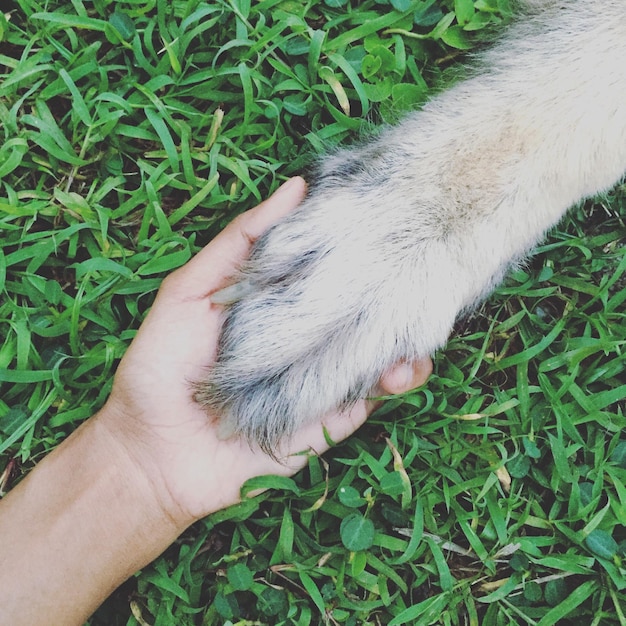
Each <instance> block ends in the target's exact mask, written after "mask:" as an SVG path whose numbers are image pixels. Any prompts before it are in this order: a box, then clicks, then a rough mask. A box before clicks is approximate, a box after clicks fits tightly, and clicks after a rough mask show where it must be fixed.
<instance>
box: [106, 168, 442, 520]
mask: <svg viewBox="0 0 626 626" xmlns="http://www.w3.org/2000/svg"><path fill="white" fill-rule="evenodd" d="M305 190H306V187H305V183H304V181H303V180H302V179H301V178H294V179H291V180H290V181H288V183H286V184H285V185H283V186H282V187H281V188H280V189H279V190H278V191H277V192H276V193H275V194H274V195H273V196H272V197H271V198H270V199H268V200H267V201H265V202H263V203H262V204H260V205H259V206H258V207H256V208H255V209H252V210H251V211H248V212H247V213H244V214H243V215H241V216H239V217H238V218H236V219H235V220H234V221H233V222H232V223H231V224H230V225H229V226H228V227H227V228H226V229H225V230H224V231H223V232H222V233H221V234H220V235H219V236H218V237H216V238H215V239H214V240H213V242H211V243H210V244H209V245H208V246H207V247H206V248H204V249H203V250H202V251H201V252H200V253H199V254H198V255H197V256H195V257H194V258H193V259H192V260H191V261H190V262H189V263H187V264H186V265H185V266H184V267H182V268H180V269H179V270H177V271H175V272H174V273H172V274H171V275H170V276H168V277H167V278H166V279H165V281H164V282H163V285H162V287H161V289H160V290H159V293H158V296H157V298H156V301H155V303H154V305H153V307H152V310H151V311H150V313H149V314H148V316H147V318H146V320H145V321H144V323H143V325H142V326H141V328H140V330H139V332H138V333H137V336H136V337H135V339H134V340H133V342H132V344H131V346H130V348H129V350H128V352H127V353H126V355H125V356H124V358H123V360H122V362H121V363H120V366H119V368H118V371H117V374H116V377H115V382H114V385H113V390H112V393H111V397H110V398H109V400H108V401H107V403H106V405H105V407H104V408H103V409H102V411H101V412H100V414H99V415H98V419H99V420H101V422H102V423H103V424H105V425H106V426H107V428H108V429H109V431H110V432H111V434H112V435H113V437H114V438H115V439H116V440H117V441H118V442H119V443H120V445H121V446H122V447H123V448H124V449H125V450H126V451H127V453H128V455H129V456H130V457H131V458H132V459H133V466H135V467H137V471H140V472H145V474H146V476H147V477H148V479H149V481H150V484H151V485H153V486H154V489H155V493H156V495H157V498H158V499H159V500H160V503H161V506H162V507H163V509H164V511H165V512H166V513H167V514H168V515H170V516H171V517H173V518H174V519H175V520H176V521H177V522H178V523H180V524H182V525H188V524H190V523H192V522H193V521H195V520H196V519H198V518H200V517H203V516H204V515H207V514H209V513H211V512H214V511H216V510H218V509H221V508H223V507H226V506H229V505H231V504H234V503H236V502H238V501H239V499H240V489H241V486H242V485H243V483H244V482H245V481H246V480H248V479H249V478H252V477H255V476H260V475H264V474H279V475H290V474H293V473H295V472H296V471H297V470H299V469H300V468H302V467H303V466H304V465H306V463H307V454H298V453H299V452H303V451H304V452H305V453H306V452H308V451H311V452H312V453H315V454H321V453H323V452H324V451H326V450H327V448H328V443H327V441H326V437H325V435H324V429H326V431H327V433H328V435H329V437H330V438H331V440H333V441H336V442H338V441H341V440H342V439H344V438H346V437H347V436H348V435H350V434H351V433H352V432H354V431H355V430H356V429H357V428H358V427H359V426H361V425H362V424H363V422H364V421H365V419H366V418H367V415H368V414H369V413H370V412H371V410H372V409H373V407H374V403H373V402H372V401H369V400H365V399H364V400H362V401H359V402H357V403H356V404H355V405H354V406H352V407H351V408H350V410H347V411H344V412H335V413H334V414H331V415H327V416H325V418H324V419H323V420H322V422H321V423H320V422H318V423H313V424H309V425H308V426H307V427H305V428H304V429H302V430H301V431H299V432H298V433H297V434H296V436H295V437H294V438H293V439H292V440H291V441H289V442H285V444H284V449H281V450H279V452H278V454H279V456H280V460H276V459H272V458H271V457H270V456H268V455H267V454H265V453H264V452H262V451H261V450H258V449H251V448H250V446H249V445H248V444H247V443H246V442H244V441H242V440H240V439H237V438H231V439H228V440H222V439H220V437H219V431H218V426H217V422H218V420H219V416H211V415H207V413H206V411H205V410H204V409H203V408H201V407H200V406H199V405H198V404H197V403H196V402H195V401H194V399H193V386H192V383H193V382H194V381H198V380H200V379H202V378H203V377H204V375H205V372H206V369H207V368H209V367H210V366H211V363H212V362H213V360H214V359H215V356H216V352H217V344H218V339H219V335H220V329H221V325H222V318H223V307H221V306H219V305H217V304H213V303H212V302H211V300H210V296H211V294H213V293H215V292H216V291H218V290H220V289H222V288H223V287H225V286H226V285H227V284H228V281H229V279H230V278H231V277H232V276H233V274H234V273H235V272H236V270H237V268H238V267H239V266H240V265H241V263H242V262H243V261H244V260H245V259H246V257H247V255H248V254H249V251H250V248H251V246H252V244H253V243H254V241H255V240H256V239H257V238H258V237H259V236H260V235H261V234H262V233H263V231H264V230H266V229H267V228H268V227H269V226H270V225H271V224H272V223H273V222H274V221H276V220H277V219H278V218H280V217H281V216H283V215H285V214H286V213H288V212H289V211H290V210H292V209H293V208H294V207H295V206H297V205H298V203H299V202H300V201H301V200H302V199H303V197H304V194H305ZM431 367H432V365H431V362H430V360H429V359H425V360H424V361H420V362H417V363H414V364H408V363H401V364H398V365H397V366H396V367H394V368H393V369H391V370H390V371H389V372H387V373H386V374H385V375H384V376H383V378H382V379H381V381H380V390H381V394H382V393H400V392H403V391H406V390H408V389H411V388H413V387H416V386H419V385H420V384H422V383H423V382H424V381H425V380H426V379H427V378H428V376H429V374H430V371H431Z"/></svg>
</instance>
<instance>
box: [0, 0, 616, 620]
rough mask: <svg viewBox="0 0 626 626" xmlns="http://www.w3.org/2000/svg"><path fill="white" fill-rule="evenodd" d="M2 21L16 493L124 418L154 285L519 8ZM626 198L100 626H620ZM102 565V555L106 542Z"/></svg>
mask: <svg viewBox="0 0 626 626" xmlns="http://www.w3.org/2000/svg"><path fill="white" fill-rule="evenodd" d="M14 4H15V6H14V9H13V10H12V11H10V12H9V13H7V14H5V15H4V16H3V15H2V14H0V71H1V72H2V75H3V78H2V81H1V82H0V129H1V130H2V143H1V145H0V180H1V184H2V187H1V191H0V233H1V236H0V294H1V295H0V398H1V399H0V442H1V443H0V472H1V471H2V470H5V472H4V474H3V476H2V487H3V489H5V490H6V489H7V488H9V487H10V486H11V485H13V484H14V483H15V482H16V481H17V480H18V479H19V477H20V476H21V475H23V474H24V473H25V472H27V471H28V470H29V469H30V468H31V467H32V466H33V465H34V463H36V462H37V460H39V459H40V458H41V457H42V456H43V455H44V454H45V453H46V452H47V451H48V450H50V449H51V448H52V447H54V446H55V445H56V444H57V443H58V442H59V441H61V440H62V439H63V438H64V437H65V436H66V435H67V434H68V433H69V432H70V431H71V430H72V429H73V428H75V427H76V426H77V425H78V424H79V423H80V422H81V420H83V419H85V418H87V417H88V416H89V415H91V414H92V413H93V412H94V411H95V410H96V409H97V408H98V407H99V406H100V405H101V404H102V402H103V401H104V399H105V397H106V395H107V393H108V390H109V388H110V381H111V376H112V373H113V371H114V368H115V365H116V363H117V361H118V359H119V358H120V356H121V355H122V354H123V352H124V350H125V348H126V346H127V345H128V343H129V341H130V340H131V339H132V336H133V334H134V332H135V330H136V328H137V327H138V325H139V323H140V321H141V319H142V316H143V315H144V313H145V311H146V309H147V307H148V306H149V305H150V303H151V301H152V298H153V297H154V294H155V291H156V289H157V287H158V285H159V281H160V280H161V278H162V277H163V276H164V275H165V274H166V273H167V272H168V271H170V270H172V269H174V268H176V267H178V266H179V265H181V264H182V263H184V262H185V261H186V260H187V259H188V258H189V257H190V255H191V254H192V253H193V251H194V250H196V249H197V248H198V246H199V245H201V244H203V243H205V242H207V241H208V240H210V238H211V237H212V236H213V235H214V234H215V233H216V232H217V231H218V230H219V229H220V228H221V227H223V226H224V224H226V223H227V222H228V221H229V220H230V219H231V218H232V217H233V216H234V215H235V214H236V213H237V212H239V211H241V210H243V209H245V208H248V207H250V206H252V205H254V204H255V203H256V202H257V201H258V200H260V199H261V198H263V197H265V196H267V195H268V193H269V192H270V190H272V189H273V188H275V187H276V186H277V184H278V183H279V182H280V181H281V180H283V179H284V178H285V177H286V176H288V175H290V174H294V173H297V172H301V171H303V169H304V168H305V166H306V163H307V162H308V161H309V160H310V157H311V155H313V154H315V153H316V152H318V151H320V150H321V149H322V148H323V147H324V146H327V145H332V144H335V143H337V142H339V141H344V140H349V139H350V138H353V137H355V136H358V134H359V133H360V132H361V130H362V129H363V127H364V121H367V123H378V122H380V121H381V120H382V121H388V120H393V119H395V118H396V117H397V116H398V115H399V114H400V113H401V111H402V110H403V109H407V108H410V107H412V106H415V105H416V104H419V102H421V101H423V99H424V98H425V97H426V96H427V94H428V92H429V90H431V89H432V88H433V87H434V86H435V85H437V84H438V83H440V82H441V81H442V78H445V74H446V73H447V72H448V71H453V72H454V71H455V69H454V68H455V66H456V64H457V61H458V60H459V59H460V58H462V55H463V52H464V51H465V50H467V49H471V48H472V47H474V46H475V45H476V43H477V41H478V39H484V38H485V37H487V38H488V37H489V36H491V35H485V33H487V32H491V30H490V28H489V27H490V26H491V25H497V24H499V23H500V21H501V19H502V17H503V15H504V16H506V13H507V6H506V2H500V0H498V1H496V0H476V1H475V2H472V1H471V0H456V1H454V2H453V1H452V0H378V1H375V0H366V1H365V2H360V3H359V2H352V3H349V2H347V1H346V0H326V1H325V2H321V1H320V0H310V1H309V2H306V3H305V2H304V1H301V0H283V1H279V0H262V1H260V2H257V1H255V2H252V3H251V2H250V0H223V1H218V2H208V3H203V2H199V1H198V0H186V1H174V2H170V1H167V2H166V1H165V0H130V1H129V2H112V1H111V0H94V1H93V2H87V1H84V2H83V0H72V2H71V3H70V2H61V1H60V0H48V1H47V2H41V3H39V2H37V1H36V0H17V1H16V2H15V3H14ZM624 216H626V193H625V190H624V188H622V187H618V188H617V189H615V190H614V191H612V192H611V193H608V194H606V196H605V197H602V198H599V199H597V201H596V202H593V203H592V202H589V203H587V204H585V205H584V206H583V207H580V208H578V209H576V210H575V211H574V212H573V213H572V214H571V215H570V216H569V217H568V218H567V220H566V221H565V223H564V224H562V226H561V227H560V228H559V229H558V230H557V231H556V232H555V233H554V234H553V235H552V236H551V237H550V239H549V241H548V242H547V243H546V244H545V245H544V246H542V248H541V250H540V252H539V254H538V255H537V256H536V257H535V258H534V260H533V261H532V262H531V263H529V265H528V267H526V268H525V269H523V270H520V271H518V272H516V273H515V274H514V275H513V276H511V277H510V279H509V280H508V282H507V283H506V285H505V286H503V287H502V288H501V289H500V290H499V291H498V293H497V294H495V296H494V297H493V298H491V299H490V301H489V302H488V303H487V304H486V305H485V306H484V307H483V309H482V310H481V311H480V312H479V314H477V315H475V316H474V317H473V318H472V319H471V320H469V321H466V322H464V323H462V324H461V325H460V326H459V329H458V334H457V335H456V336H455V338H453V339H452V340H451V341H450V344H449V345H448V347H447V349H446V350H445V351H444V352H442V354H440V355H439V357H438V358H437V361H436V371H435V374H434V376H433V378H432V379H431V381H430V382H429V383H428V385H427V386H426V388H424V389H421V390H419V391H416V392H413V393H411V394H407V395H406V396H404V397H402V398H398V399H393V400H391V401H390V402H388V403H387V405H386V406H385V407H384V408H383V409H382V410H380V411H379V413H378V414H377V415H376V416H375V417H374V418H373V419H372V420H371V421H370V423H369V424H368V425H367V426H366V427H365V428H363V429H362V431H361V432H360V433H359V434H358V435H357V436H355V437H353V438H351V439H350V440H349V441H348V442H346V443H345V444H344V445H342V446H340V447H338V448H337V449H335V450H334V451H333V452H332V453H330V454H328V455H327V457H326V459H324V460H312V461H311V463H310V466H309V468H308V470H307V471H304V472H301V473H300V474H299V475H298V476H296V477H295V479H294V480H293V482H289V481H282V482H281V485H282V487H281V489H278V490H276V491H273V492H270V493H268V494H266V495H264V496H262V497H261V498H258V499H256V500H253V501H248V502H246V503H244V504H242V505H240V506H238V507H235V508H233V509H230V510H227V511H224V512H221V513H219V514H217V515H214V516H212V517H211V518H209V519H207V520H205V521H203V522H201V523H198V524H197V525H196V526H195V527H194V528H192V529H191V530H190V531H189V532H188V533H187V534H186V535H185V536H183V537H181V538H180V540H179V541H178V542H177V543H176V544H175V545H174V546H172V547H171V548H170V549H169V550H168V551H167V552H166V553H165V554H164V555H163V556H162V557H161V558H159V559H158V560H157V561H156V562H155V563H154V564H152V565H151V566H150V567H147V568H146V569H145V570H143V571H142V572H141V573H139V574H138V575H137V576H136V577H134V578H133V579H131V580H130V581H129V582H128V583H126V584H125V585H124V586H123V587H122V588H121V589H120V590H119V591H118V592H117V593H115V594H114V596H113V597H112V598H110V599H109V600H108V601H107V602H106V603H105V605H104V606H103V607H102V608H101V609H100V610H99V611H98V612H97V614H96V615H95V616H94V617H93V618H92V619H91V620H90V624H91V625H92V626H100V625H106V626H113V625H117V624H142V625H144V624H155V625H161V626H169V625H172V626H175V625H187V624H207V625H208V624H268V625H272V626H275V625H279V624H294V625H296V624H297V625H303V626H304V625H306V624H345V625H356V624H389V625H398V624H418V625H422V624H423V625H426V624H446V625H460V624H470V625H477V624H485V625H488V626H492V625H500V624H529V625H533V624H539V625H541V626H548V625H552V624H563V625H572V626H574V625H581V624H585V625H587V624H592V625H598V626H600V625H602V626H604V625H614V624H626V617H625V613H626V577H625V570H624V568H622V567H621V564H622V560H623V559H624V558H625V557H626V529H625V526H624V524H625V523H626V522H625V520H626V486H625V484H624V483H625V479H626V435H624V434H622V430H623V427H624V425H625V423H626V419H625V416H624V413H625V408H626V384H625V383H626V357H625V356H624V346H625V345H626V343H625V342H626V319H625V313H624V310H625V307H624V300H626V278H625V270H626V262H625V260H624V235H625V232H626V227H625V225H624ZM96 548H100V547H96Z"/></svg>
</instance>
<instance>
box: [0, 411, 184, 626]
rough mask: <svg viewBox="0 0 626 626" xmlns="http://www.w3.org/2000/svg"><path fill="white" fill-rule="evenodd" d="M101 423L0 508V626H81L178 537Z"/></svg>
mask: <svg viewBox="0 0 626 626" xmlns="http://www.w3.org/2000/svg"><path fill="white" fill-rule="evenodd" d="M105 422H106V416H103V415H102V414H100V415H98V416H96V417H95V418H94V419H92V420H90V421H89V422H87V423H86V424H84V425H83V426H82V427H81V428H79V429H78V430H77V431H76V432H75V433H74V434H73V435H72V436H71V437H70V438H69V439H68V440H67V441H65V442H64V443H63V444H61V446H59V448H57V449H56V450H55V451H54V452H53V453H52V454H50V455H49V456H48V457H47V458H46V459H44V460H43V461H42V462H41V463H40V464H39V465H38V466H37V467H36V468H35V470H33V472H32V473H31V475H30V476H28V477H27V478H26V479H25V480H24V481H23V483H21V484H20V485H19V486H18V487H16V488H15V490H14V491H13V492H11V493H9V494H8V495H7V497H6V498H5V499H4V500H3V501H2V502H0V537H1V538H2V540H1V543H0V589H2V600H1V601H0V623H2V624H11V625H12V626H20V625H21V624H24V625H26V624H28V626H34V625H37V624H45V625H46V626H47V625H49V624H63V625H64V626H66V625H67V626H70V625H71V624H81V623H83V622H84V621H85V619H86V618H87V617H88V616H89V615H90V614H91V613H92V612H93V611H94V610H95V609H96V608H97V607H98V605H99V604H100V603H101V602H102V601H103V600H104V598H106V597H107V596H108V595H109V594H110V593H111V592H112V591H113V590H114V589H115V588H116V587H117V586H118V585H119V584H120V583H122V582H123V581H124V580H125V579H126V578H128V577H129V576H130V575H132V574H133V573H134V572H135V571H137V570H138V569H140V568H141V567H143V566H144V565H146V564H147V563H148V562H150V561H151V560H152V559H154V558H155V557H156V556H157V555H158V554H160V553H161V552H162V551H163V550H164V549H165V548H166V547H167V546H168V545H169V544H170V543H172V541H174V539H175V538H176V537H177V536H178V535H179V534H180V533H181V532H182V531H183V530H184V527H185V523H184V522H182V521H181V520H178V519H173V518H172V517H171V516H168V515H167V513H166V511H165V510H164V508H163V507H162V506H161V503H160V501H159V500H158V498H157V497H156V494H155V490H154V487H153V485H152V484H151V482H150V480H149V478H148V477H147V476H146V475H145V474H143V473H142V472H140V471H138V469H137V467H136V466H135V464H134V462H133V460H132V459H131V458H130V457H129V456H128V454H127V453H126V451H125V449H124V447H123V446H121V445H120V444H119V442H117V440H116V439H115V437H114V436H113V435H112V434H111V432H110V431H109V429H108V427H107V426H106V424H105ZM191 521H193V520H189V523H190V522H191Z"/></svg>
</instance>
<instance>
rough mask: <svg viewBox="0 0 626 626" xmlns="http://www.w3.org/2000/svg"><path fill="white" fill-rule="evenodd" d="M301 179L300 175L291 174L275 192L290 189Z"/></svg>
mask: <svg viewBox="0 0 626 626" xmlns="http://www.w3.org/2000/svg"><path fill="white" fill-rule="evenodd" d="M301 180H302V177H300V176H293V177H292V178H290V179H289V180H287V181H285V182H284V183H283V184H282V185H281V186H280V187H279V188H278V189H277V190H276V192H275V193H283V192H284V191H288V190H289V189H291V188H292V187H294V186H295V185H296V184H297V183H298V182H299V181H301Z"/></svg>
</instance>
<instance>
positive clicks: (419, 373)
mask: <svg viewBox="0 0 626 626" xmlns="http://www.w3.org/2000/svg"><path fill="white" fill-rule="evenodd" d="M432 371H433V362H432V361H431V360H430V359H429V358H428V357H426V358H424V359H420V360H419V361H414V362H411V363H407V362H401V363H398V364H397V365H395V366H394V367H392V368H391V369H390V370H387V371H386V372H385V373H384V374H383V376H382V378H381V379H380V383H379V385H380V388H381V390H382V393H383V394H396V393H404V392H406V391H410V390H411V389H415V388H416V387H420V386H421V385H423V384H424V383H425V382H426V381H427V380H428V377H429V376H430V375H431V374H432Z"/></svg>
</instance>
